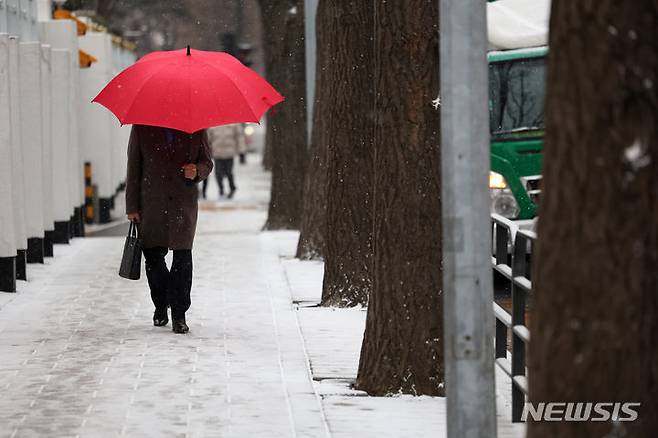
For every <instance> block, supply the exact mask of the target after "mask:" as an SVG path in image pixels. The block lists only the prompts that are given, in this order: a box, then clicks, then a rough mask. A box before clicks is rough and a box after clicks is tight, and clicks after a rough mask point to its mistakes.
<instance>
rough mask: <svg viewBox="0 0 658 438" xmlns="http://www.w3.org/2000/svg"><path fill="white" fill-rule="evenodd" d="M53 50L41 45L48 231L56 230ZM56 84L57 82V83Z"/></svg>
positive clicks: (44, 191) (42, 116)
mask: <svg viewBox="0 0 658 438" xmlns="http://www.w3.org/2000/svg"><path fill="white" fill-rule="evenodd" d="M51 62H52V51H51V47H50V46H49V45H47V44H42V45H41V139H42V143H41V145H42V154H41V156H42V160H43V161H42V169H43V170H42V175H43V227H44V230H46V231H54V230H55V213H54V202H53V197H52V196H50V192H51V190H52V187H53V149H52V133H51V131H52V118H51V115H52V106H51V93H52V88H53V83H52V68H51ZM55 86H56V84H55Z"/></svg>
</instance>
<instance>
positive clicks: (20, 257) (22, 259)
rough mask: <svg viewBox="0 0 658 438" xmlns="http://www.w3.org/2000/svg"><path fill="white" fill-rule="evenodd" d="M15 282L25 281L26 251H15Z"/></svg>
mask: <svg viewBox="0 0 658 438" xmlns="http://www.w3.org/2000/svg"><path fill="white" fill-rule="evenodd" d="M16 280H24V281H27V250H25V249H19V250H18V251H16Z"/></svg>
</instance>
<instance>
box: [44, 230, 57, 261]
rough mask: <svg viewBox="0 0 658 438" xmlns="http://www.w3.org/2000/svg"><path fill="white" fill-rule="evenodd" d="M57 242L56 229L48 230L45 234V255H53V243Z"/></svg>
mask: <svg viewBox="0 0 658 438" xmlns="http://www.w3.org/2000/svg"><path fill="white" fill-rule="evenodd" d="M54 243H55V231H46V232H45V233H44V236H43V255H44V256H45V257H53V256H54V255H55V254H54V249H53V244H54Z"/></svg>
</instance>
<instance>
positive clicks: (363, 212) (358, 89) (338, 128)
mask: <svg viewBox="0 0 658 438" xmlns="http://www.w3.org/2000/svg"><path fill="white" fill-rule="evenodd" d="M329 3H331V4H330V5H329V4H328V5H326V11H324V17H325V18H324V21H325V22H326V35H327V38H326V41H325V44H326V45H327V46H328V48H329V50H330V53H331V57H332V59H331V62H330V63H328V64H327V66H326V67H325V68H326V70H325V72H324V74H325V76H326V81H325V82H324V83H323V84H322V86H323V87H324V88H325V89H324V90H323V91H324V92H325V93H328V94H329V96H331V104H330V108H328V111H327V114H326V116H327V117H328V126H327V128H328V129H327V131H326V134H327V135H326V137H325V142H324V143H325V146H326V148H327V156H328V159H327V170H328V173H327V219H326V223H327V228H326V252H325V271H324V283H323V288H322V304H323V305H325V306H341V307H348V306H356V305H359V304H360V305H364V306H365V305H367V303H368V295H369V294H370V290H371V288H372V279H371V276H372V216H373V210H372V185H373V172H374V170H373V153H374V151H373V141H374V126H375V125H374V105H375V100H374V87H373V79H374V74H373V73H374V72H373V62H374V57H373V53H374V49H373V42H372V38H373V30H374V27H373V25H374V9H375V7H374V3H373V2H369V1H367V2H364V1H351V2H345V1H343V2H329ZM428 37H429V36H428Z"/></svg>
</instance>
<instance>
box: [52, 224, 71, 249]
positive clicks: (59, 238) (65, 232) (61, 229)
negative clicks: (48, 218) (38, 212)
mask: <svg viewBox="0 0 658 438" xmlns="http://www.w3.org/2000/svg"><path fill="white" fill-rule="evenodd" d="M69 227H70V222H69V221H57V222H55V231H54V233H53V243H59V244H64V245H68V243H69V240H70V237H71V236H70V235H69Z"/></svg>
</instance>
